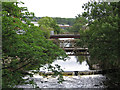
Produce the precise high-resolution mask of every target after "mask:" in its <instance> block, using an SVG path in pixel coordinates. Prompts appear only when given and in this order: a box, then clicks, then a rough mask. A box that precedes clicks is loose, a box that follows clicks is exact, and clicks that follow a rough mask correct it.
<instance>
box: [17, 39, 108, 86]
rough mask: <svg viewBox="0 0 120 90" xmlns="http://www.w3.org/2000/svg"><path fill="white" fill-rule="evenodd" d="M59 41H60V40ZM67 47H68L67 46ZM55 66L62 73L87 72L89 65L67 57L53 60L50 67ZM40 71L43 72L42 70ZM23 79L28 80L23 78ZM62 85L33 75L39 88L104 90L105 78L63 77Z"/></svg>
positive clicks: (48, 78)
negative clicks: (62, 71)
mask: <svg viewBox="0 0 120 90" xmlns="http://www.w3.org/2000/svg"><path fill="white" fill-rule="evenodd" d="M60 40H61V39H60ZM68 46H69V45H68ZM56 64H58V65H60V66H61V69H63V70H64V71H89V70H90V69H89V65H88V64H87V62H86V60H84V61H83V62H82V63H79V62H78V60H77V58H76V56H69V58H68V59H67V60H66V61H63V60H55V61H54V62H53V63H52V64H51V65H52V66H55V65H56ZM40 70H41V71H45V70H44V69H43V68H41V69H40ZM24 78H28V76H27V77H24ZM63 78H64V81H63V83H58V80H57V77H54V78H53V77H50V76H48V77H43V76H40V75H39V74H35V75H33V77H32V78H30V79H33V80H34V82H35V83H36V85H37V87H39V88H105V87H106V86H104V81H105V80H106V77H105V76H103V75H101V74H97V75H79V76H63ZM17 87H18V88H33V86H32V85H30V84H26V85H18V86H17Z"/></svg>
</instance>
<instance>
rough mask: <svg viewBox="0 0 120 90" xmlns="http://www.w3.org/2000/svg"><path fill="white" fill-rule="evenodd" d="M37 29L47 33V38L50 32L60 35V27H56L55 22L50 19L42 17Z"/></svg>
mask: <svg viewBox="0 0 120 90" xmlns="http://www.w3.org/2000/svg"><path fill="white" fill-rule="evenodd" d="M38 24H39V27H40V28H41V29H42V30H43V31H44V32H46V33H47V38H48V37H49V36H50V35H49V34H50V31H55V33H57V34H59V33H60V27H59V26H58V25H57V23H56V21H55V20H54V19H52V18H51V17H42V18H41V19H40V20H39V21H38Z"/></svg>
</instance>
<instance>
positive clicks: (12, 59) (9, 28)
mask: <svg viewBox="0 0 120 90" xmlns="http://www.w3.org/2000/svg"><path fill="white" fill-rule="evenodd" d="M2 5H3V17H2V31H3V32H2V33H3V34H2V37H3V39H2V46H3V47H2V49H3V58H2V64H3V70H2V71H3V73H2V74H3V88H9V87H14V86H15V85H19V84H24V83H25V80H23V77H24V76H25V75H30V74H28V73H27V71H29V70H39V68H40V67H42V66H43V65H45V64H50V63H52V62H53V61H54V60H55V59H57V58H61V59H64V58H65V57H66V54H65V52H64V51H63V50H62V49H60V48H59V47H58V46H56V45H55V44H53V43H52V41H48V40H47V39H46V38H45V37H44V32H43V31H42V30H41V29H40V28H39V27H36V26H34V25H33V24H31V23H30V22H29V21H28V20H27V19H25V18H24V17H23V14H21V13H20V12H18V11H21V10H23V8H20V7H18V6H17V3H12V2H9V3H5V2H4V3H3V4H2ZM9 8H11V10H10V9H9ZM27 14H28V15H27ZM27 14H25V15H27V17H29V15H30V14H29V13H27ZM32 14H33V13H32ZM22 20H24V21H25V22H26V24H24V23H22ZM29 20H30V19H29ZM28 22H29V23H28ZM19 32H20V33H19ZM30 76H32V75H30ZM30 82H31V81H30Z"/></svg>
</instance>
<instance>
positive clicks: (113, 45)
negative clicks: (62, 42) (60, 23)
mask: <svg viewBox="0 0 120 90" xmlns="http://www.w3.org/2000/svg"><path fill="white" fill-rule="evenodd" d="M83 9H84V10H86V11H85V12H84V13H83V14H82V15H79V16H78V17H77V18H76V21H77V19H78V18H79V17H81V18H82V17H84V18H86V20H87V21H88V22H87V23H88V25H87V27H88V28H87V29H85V30H81V29H80V27H81V25H80V24H81V23H82V22H77V23H76V25H77V27H78V26H79V27H78V28H77V27H76V25H73V28H75V29H74V30H77V31H78V32H79V33H80V35H81V38H80V40H79V43H78V45H79V46H81V47H88V48H89V53H90V63H91V65H92V64H99V66H100V67H101V68H102V69H113V73H108V74H106V75H107V76H108V77H109V79H110V87H112V86H113V87H119V85H120V25H119V24H120V17H119V16H120V13H119V12H120V2H110V3H108V2H93V1H91V2H88V3H86V4H84V5H83ZM114 69H116V70H117V72H115V71H114Z"/></svg>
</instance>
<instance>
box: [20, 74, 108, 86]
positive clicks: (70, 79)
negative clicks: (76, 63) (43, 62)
mask: <svg viewBox="0 0 120 90" xmlns="http://www.w3.org/2000/svg"><path fill="white" fill-rule="evenodd" d="M33 79H34V81H35V82H36V84H37V86H38V87H39V88H104V87H105V86H104V84H103V81H105V79H106V78H105V76H103V75H83V76H64V80H65V81H63V83H61V84H59V83H57V82H58V80H57V78H52V77H51V78H50V77H49V78H43V77H40V78H38V77H37V78H36V77H34V78H33ZM18 88H31V85H21V86H20V85H19V86H18Z"/></svg>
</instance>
